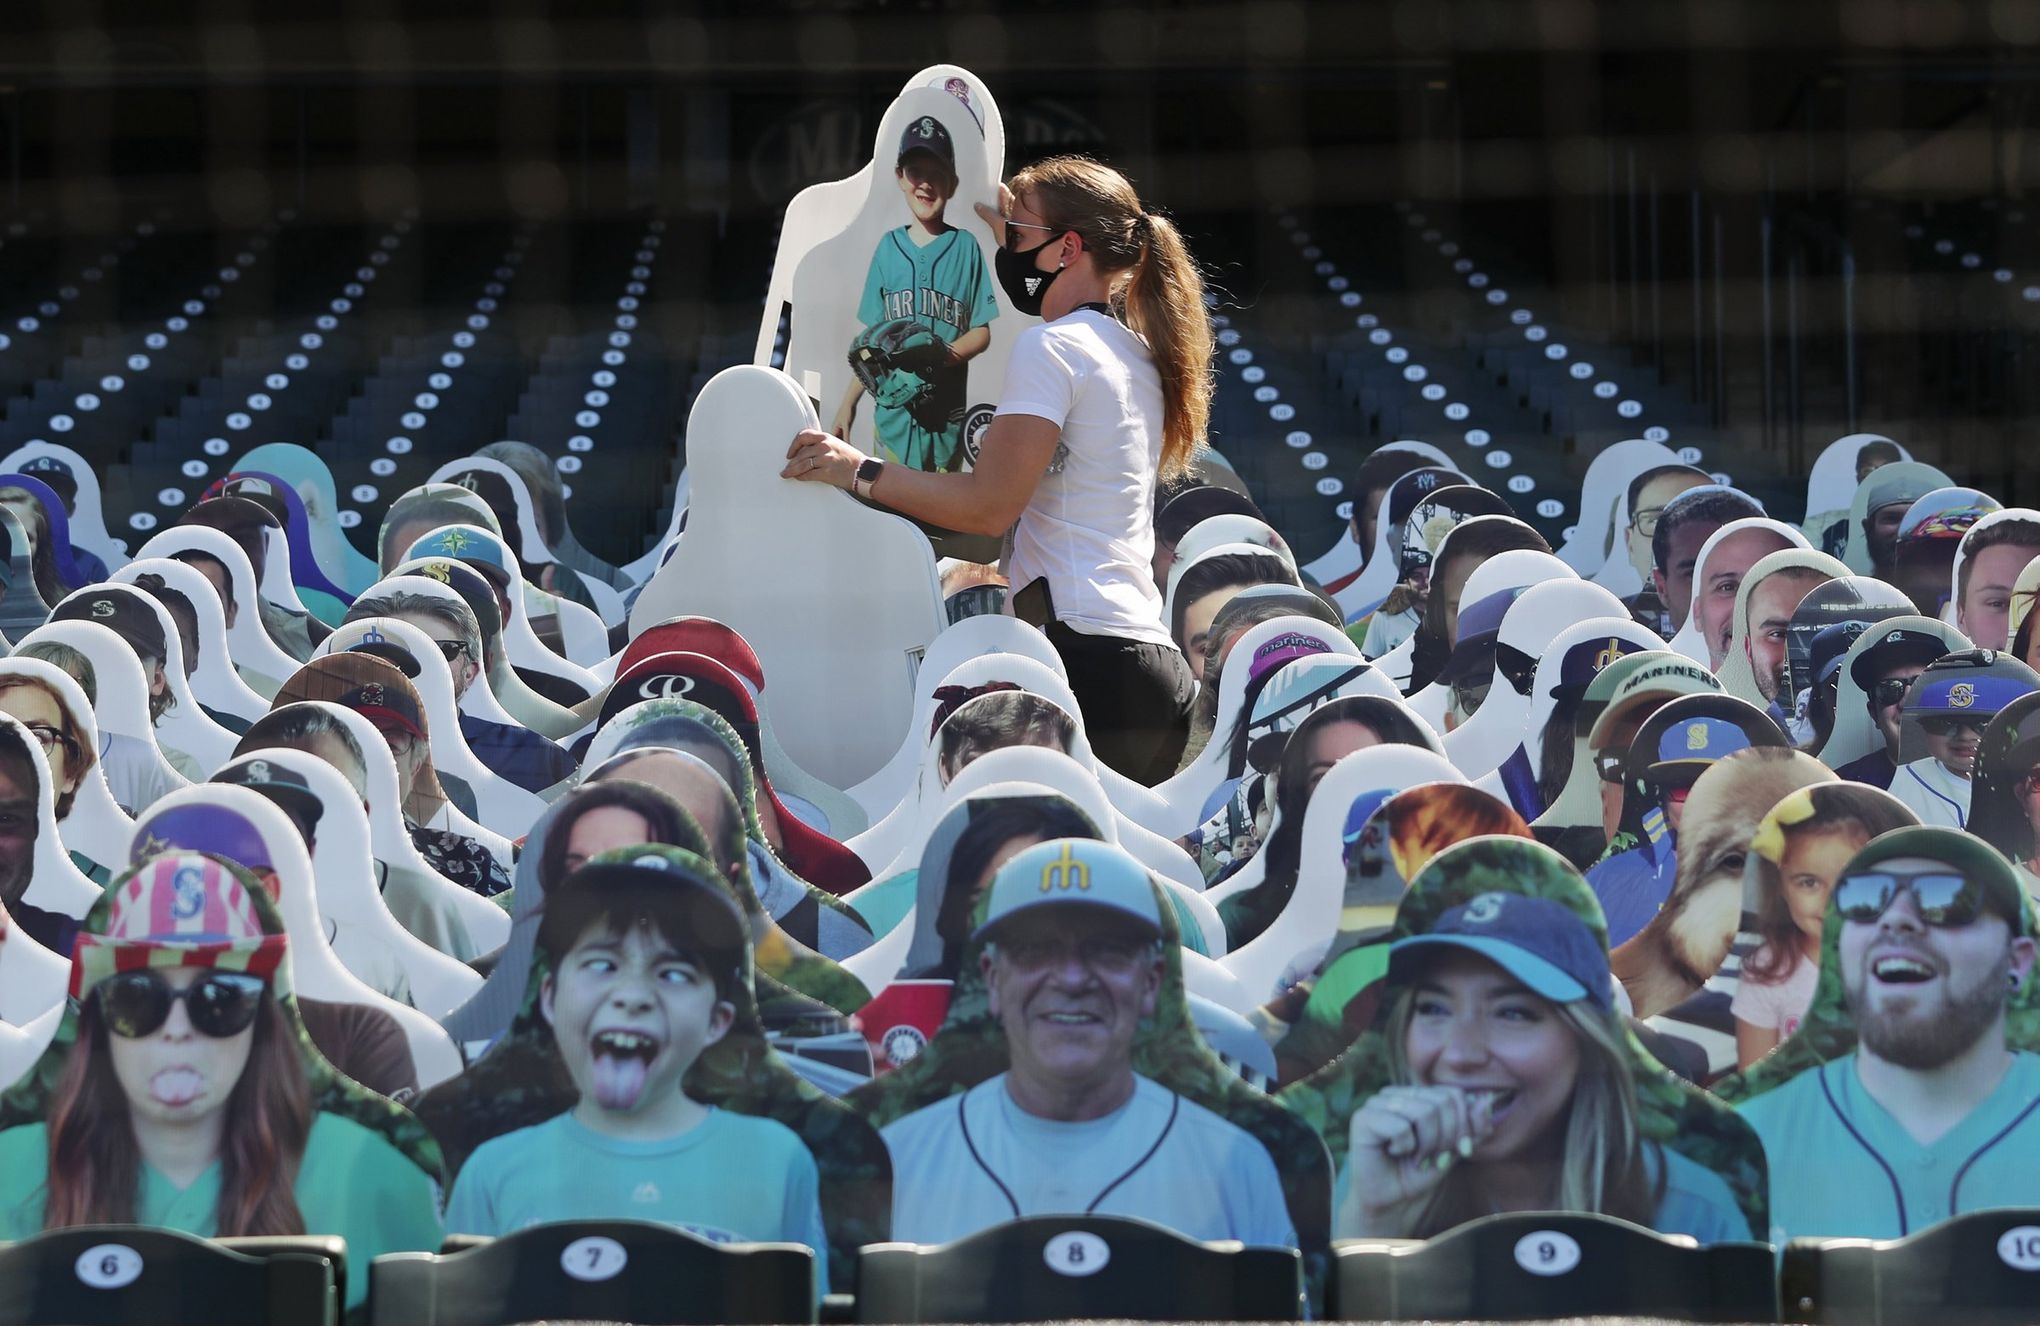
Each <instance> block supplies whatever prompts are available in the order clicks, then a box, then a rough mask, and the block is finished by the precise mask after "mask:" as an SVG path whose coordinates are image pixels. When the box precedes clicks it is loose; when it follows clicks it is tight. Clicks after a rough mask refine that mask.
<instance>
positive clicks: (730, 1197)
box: [446, 1109, 829, 1293]
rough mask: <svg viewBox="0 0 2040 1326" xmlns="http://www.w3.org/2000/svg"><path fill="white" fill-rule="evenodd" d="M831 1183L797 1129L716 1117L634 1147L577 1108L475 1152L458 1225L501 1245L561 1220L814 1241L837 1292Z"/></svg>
mask: <svg viewBox="0 0 2040 1326" xmlns="http://www.w3.org/2000/svg"><path fill="white" fill-rule="evenodd" d="M820 1187H821V1180H820V1178H819V1176H818V1174H817V1172H816V1170H815V1160H814V1157H813V1156H812V1155H810V1154H808V1149H807V1147H806V1145H805V1144H804V1143H802V1142H801V1140H800V1135H799V1134H797V1133H795V1132H794V1131H793V1130H792V1129H791V1128H788V1127H787V1126H786V1125H785V1124H782V1123H778V1122H775V1121H774V1120H771V1119H759V1118H754V1117H752V1116H751V1115H748V1114H732V1113H731V1112H730V1111H728V1110H722V1109H712V1110H710V1111H709V1114H708V1117H707V1118H705V1119H703V1120H702V1121H701V1122H700V1123H699V1124H697V1125H696V1126H695V1127H693V1128H690V1129H688V1130H687V1131H686V1132H684V1133H682V1134H680V1135H679V1136H678V1137H671V1138H663V1139H660V1140H658V1141H653V1142H626V1141H620V1140H618V1139H616V1138H613V1137H606V1136H604V1135H603V1134H601V1133H598V1132H596V1131H594V1130H593V1129H591V1128H589V1127H587V1126H586V1125H584V1124H582V1123H581V1122H580V1121H579V1120H578V1119H576V1118H574V1115H573V1112H572V1111H571V1110H570V1111H568V1112H567V1113H565V1114H560V1115H555V1116H554V1117H553V1118H550V1119H548V1120H546V1121H545V1122H544V1123H541V1124H535V1125H533V1126H532V1127H530V1128H520V1129H518V1130H517V1131H516V1132H514V1133H505V1134H504V1135H503V1136H501V1137H498V1138H495V1139H494V1140H492V1141H488V1142H484V1143H483V1144H482V1145H481V1146H479V1147H477V1148H475V1153H474V1154H473V1155H472V1156H470V1157H468V1162H467V1164H466V1165H465V1166H463V1167H462V1168H461V1171H460V1177H459V1178H457V1179H455V1180H454V1184H453V1196H452V1197H451V1198H450V1199H449V1200H448V1201H447V1204H446V1227H447V1228H448V1229H449V1230H452V1231H453V1232H454V1233H456V1234H484V1235H488V1236H489V1237H492V1238H494V1237H499V1236H501V1235H504V1234H514V1233H515V1232H517V1231H518V1230H520V1229H527V1228H529V1227H530V1226H532V1225H540V1224H545V1223H547V1222H548V1221H557V1220H651V1221H656V1222H658V1223H660V1224H665V1225H674V1226H677V1227H678V1228H681V1229H684V1230H687V1231H688V1232H689V1233H693V1234H699V1235H701V1236H702V1237H703V1238H707V1239H711V1240H713V1241H715V1242H718V1243H805V1244H806V1245H807V1246H808V1247H810V1248H813V1249H814V1250H815V1274H816V1276H817V1277H818V1283H819V1285H820V1290H819V1292H822V1293H826V1292H828V1276H829V1267H828V1247H829V1245H828V1241H827V1239H826V1238H825V1237H824V1235H823V1233H822V1206H821V1197H820Z"/></svg>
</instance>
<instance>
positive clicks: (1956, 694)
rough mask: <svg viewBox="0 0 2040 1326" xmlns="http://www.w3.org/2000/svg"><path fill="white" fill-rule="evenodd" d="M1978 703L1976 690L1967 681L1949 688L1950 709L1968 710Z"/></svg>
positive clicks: (1959, 682)
mask: <svg viewBox="0 0 2040 1326" xmlns="http://www.w3.org/2000/svg"><path fill="white" fill-rule="evenodd" d="M1975 703H1976V688H1975V687H1974V686H1971V685H1970V684H1969V683H1968V682H1966V681H1958V682H1956V683H1955V684H1954V685H1953V686H1950V687H1949V688H1948V707H1949V708H1950V709H1967V708H1969V707H1970V706H1971V705H1973V704H1975Z"/></svg>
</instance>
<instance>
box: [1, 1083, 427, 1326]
mask: <svg viewBox="0 0 2040 1326" xmlns="http://www.w3.org/2000/svg"><path fill="white" fill-rule="evenodd" d="M48 1173H49V1130H48V1127H47V1125H44V1124H39V1123H37V1124H28V1125H25V1126H23V1127H20V1128H9V1129H8V1130H6V1131H5V1132H0V1241H12V1240H14V1239H22V1238H27V1237H29V1236H30V1235H32V1234H36V1233H39V1232H41V1230H42V1223H43V1208H44V1206H45V1205H46V1202H47V1193H46V1192H45V1190H44V1184H45V1180H46V1178H47V1177H48ZM295 1193H296V1196H297V1203H298V1210H299V1211H300V1212H301V1213H303V1215H304V1218H305V1232H306V1233H308V1234H337V1235H339V1236H340V1237H341V1238H344V1239H346V1240H347V1264H348V1268H349V1274H348V1277H347V1306H348V1307H349V1308H350V1309H352V1308H356V1307H359V1306H360V1305H361V1304H362V1303H363V1302H364V1301H366V1299H367V1297H368V1264H369V1263H370V1262H371V1261H373V1260H374V1259H375V1258H377V1257H380V1256H381V1255H382V1254H384V1253H386V1252H437V1251H438V1250H439V1244H440V1240H441V1236H442V1235H441V1229H440V1224H439V1191H438V1186H437V1185H436V1184H435V1183H434V1182H433V1181H432V1179H431V1178H430V1176H428V1175H427V1174H426V1173H425V1171H423V1170H421V1169H419V1168H418V1167H417V1166H416V1165H414V1164H412V1163H411V1161H410V1160H409V1159H408V1158H406V1157H405V1155H404V1154H403V1153H402V1152H401V1151H398V1150H397V1149H396V1148H395V1147H394V1146H391V1145H390V1144H389V1142H388V1141H386V1140H385V1139H384V1138H383V1137H382V1136H381V1135H380V1134H378V1133H374V1132H371V1131H370V1130H369V1129H367V1128H364V1127H362V1126H361V1125H360V1124H358V1123H356V1122H354V1121H353V1120H352V1119H343V1118H341V1117H340V1116H339V1115H337V1114H317V1115H314V1116H313V1118H312V1130H311V1133H310V1135H309V1136H308V1137H307V1139H306V1141H305V1155H304V1161H303V1163H302V1164H300V1165H299V1167H298V1177H297V1186H296V1189H295ZM219 1198H220V1166H219V1164H218V1163H217V1162H215V1163H214V1164H213V1165H212V1166H211V1168H209V1169H207V1170H206V1171H205V1172H204V1173H202V1174H200V1175H199V1176H198V1177H197V1178H196V1179H193V1180H192V1181H191V1184H190V1186H189V1187H185V1188H179V1187H177V1186H176V1185H175V1184H173V1183H171V1182H170V1181H169V1180H168V1179H166V1178H164V1177H163V1176H162V1175H161V1174H159V1173H157V1172H156V1171H155V1170H154V1169H152V1168H150V1167H149V1166H148V1165H147V1164H144V1165H143V1166H142V1177H141V1191H140V1192H139V1193H137V1194H136V1202H135V1220H136V1222H137V1223H139V1224H144V1225H156V1226H159V1227H161V1228H164V1229H175V1230H181V1231H183V1232H184V1233H186V1234H196V1235H198V1236H199V1237H200V1238H211V1237H213V1235H214V1234H215V1233H217V1232H218V1230H217V1226H216V1224H215V1216H216V1215H217V1214H218V1207H219Z"/></svg>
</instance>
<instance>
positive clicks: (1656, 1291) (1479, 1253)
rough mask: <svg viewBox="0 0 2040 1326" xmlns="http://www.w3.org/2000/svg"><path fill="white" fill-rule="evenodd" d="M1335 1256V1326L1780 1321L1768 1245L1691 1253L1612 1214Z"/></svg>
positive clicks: (1359, 1248)
mask: <svg viewBox="0 0 2040 1326" xmlns="http://www.w3.org/2000/svg"><path fill="white" fill-rule="evenodd" d="M1332 1254H1333V1257H1334V1259H1335V1261H1334V1271H1333V1276H1332V1293H1331V1301H1330V1303H1329V1305H1328V1311H1327V1313H1326V1315H1327V1316H1328V1317H1331V1318H1334V1319H1338V1320H1345V1321H1421V1320H1426V1319H1433V1320H1435V1319H1446V1320H1456V1319H1460V1318H1469V1317H1470V1318H1480V1319H1483V1320H1490V1321H1541V1320H1544V1319H1547V1318H1552V1317H1600V1316H1610V1317H1656V1318H1663V1319H1667V1320H1671V1321H1737V1322H1754V1321H1775V1320H1777V1310H1778V1305H1777V1284H1776V1281H1775V1280H1774V1279H1773V1278H1772V1252H1771V1248H1770V1246H1769V1245H1768V1244H1762V1243H1717V1244H1714V1245H1712V1246H1711V1247H1698V1246H1696V1245H1695V1244H1694V1243H1693V1241H1692V1240H1691V1239H1688V1238H1684V1237H1666V1236H1665V1235H1662V1234H1657V1233H1653V1232H1652V1231H1650V1230H1648V1229H1645V1228H1643V1227H1642V1226H1640V1225H1632V1224H1630V1223H1629V1222H1628V1221H1626V1220H1616V1219H1614V1218H1612V1217H1608V1216H1595V1215H1576V1214H1556V1213H1539V1212H1533V1213H1528V1214H1510V1215H1494V1216H1488V1217H1486V1218H1484V1219H1481V1220H1475V1221H1472V1222H1470V1223H1468V1224H1465V1225H1461V1226H1460V1227H1459V1228H1457V1229H1454V1230H1451V1231H1450V1232H1448V1233H1445V1234H1441V1235H1439V1236H1437V1237H1436V1238H1432V1239H1429V1240H1423V1241H1419V1240H1414V1239H1366V1240H1354V1241H1351V1242H1346V1243H1340V1244H1336V1245H1334V1247H1333V1249H1332ZM1835 1320H1840V1318H1835Z"/></svg>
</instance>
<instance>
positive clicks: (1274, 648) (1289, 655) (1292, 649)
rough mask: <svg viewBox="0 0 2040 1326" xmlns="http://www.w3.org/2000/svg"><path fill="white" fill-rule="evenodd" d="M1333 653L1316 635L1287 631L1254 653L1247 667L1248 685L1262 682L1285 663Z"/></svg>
mask: <svg viewBox="0 0 2040 1326" xmlns="http://www.w3.org/2000/svg"><path fill="white" fill-rule="evenodd" d="M1331 652H1332V647H1331V646H1330V645H1328V644H1326V643H1325V642H1324V641H1322V640H1320V639H1318V638H1317V637H1316V636H1314V635H1305V634H1304V633H1303V632H1302V631H1285V632H1283V633H1282V634H1281V635H1278V636H1276V637H1275V638H1274V639H1273V640H1268V641H1264V642H1263V643H1262V645H1261V647H1260V648H1259V649H1256V650H1255V651H1254V661H1253V662H1252V663H1251V664H1249V665H1248V666H1247V684H1248V685H1252V684H1253V683H1254V682H1257V681H1259V680H1261V678H1263V677H1265V676H1267V675H1268V674H1269V673H1271V672H1273V671H1275V669H1277V668H1279V667H1281V666H1282V665H1283V664H1284V663H1289V662H1293V661H1294V660H1296V659H1299V658H1309V657H1310V656H1311V655H1312V654H1329V653H1331Z"/></svg>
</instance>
